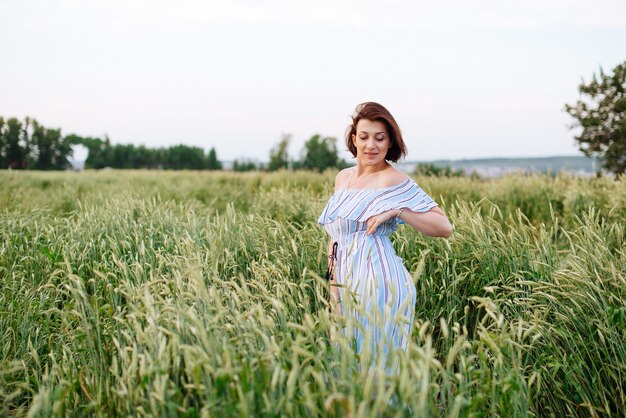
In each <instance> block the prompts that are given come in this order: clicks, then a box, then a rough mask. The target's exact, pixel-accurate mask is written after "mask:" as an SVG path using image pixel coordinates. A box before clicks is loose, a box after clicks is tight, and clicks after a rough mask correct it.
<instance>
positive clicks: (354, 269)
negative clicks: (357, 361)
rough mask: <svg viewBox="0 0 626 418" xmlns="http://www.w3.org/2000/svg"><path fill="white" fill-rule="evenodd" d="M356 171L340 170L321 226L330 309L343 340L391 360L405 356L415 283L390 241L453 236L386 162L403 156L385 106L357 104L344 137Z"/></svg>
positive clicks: (439, 213)
mask: <svg viewBox="0 0 626 418" xmlns="http://www.w3.org/2000/svg"><path fill="white" fill-rule="evenodd" d="M345 140H346V145H347V147H348V150H349V151H350V152H351V153H352V155H353V156H354V157H355V158H356V163H357V164H356V167H350V168H347V169H345V170H342V171H340V172H339V173H338V174H337V177H336V179H335V193H334V194H333V195H332V197H331V198H330V200H329V202H328V204H327V205H326V207H325V208H324V211H323V212H322V215H321V216H320V218H319V220H318V222H319V223H320V224H322V225H323V226H324V228H325V229H326V231H327V232H328V234H329V235H330V236H331V241H330V245H329V261H328V264H329V272H331V274H332V276H333V280H331V298H330V301H331V306H332V308H333V310H334V311H335V312H336V313H338V314H340V315H341V316H342V317H344V318H345V319H349V321H346V324H347V325H346V326H345V327H344V328H343V333H344V335H347V336H351V337H354V338H355V340H356V350H357V352H359V353H361V352H362V351H363V349H364V348H369V349H370V350H371V351H370V350H368V352H369V353H371V354H372V355H374V358H382V359H383V360H385V359H386V358H387V352H388V350H389V348H391V347H395V348H400V349H403V350H406V348H407V344H408V340H409V338H410V330H411V328H412V326H413V318H414V311H413V310H414V306H415V285H414V284H413V280H412V277H411V275H410V274H409V272H408V271H407V270H406V268H405V267H404V265H403V263H402V260H401V259H400V258H399V257H398V256H397V255H396V253H395V251H394V249H393V246H392V245H391V241H390V239H389V236H390V235H391V233H393V232H394V231H395V230H396V229H397V226H398V224H399V223H407V224H409V225H410V226H412V227H413V228H414V229H416V230H418V231H419V232H421V233H423V234H425V235H428V236H432V237H444V238H448V237H449V236H450V234H451V233H452V226H451V225H450V222H449V221H448V218H447V217H446V215H445V214H444V213H443V211H442V210H441V209H439V207H437V204H436V203H435V202H434V201H433V199H431V198H430V196H428V195H427V194H426V193H425V192H424V191H423V190H422V189H420V187H419V186H418V185H417V184H416V183H415V182H414V181H413V180H412V179H411V178H410V177H408V176H407V175H406V174H404V173H402V172H400V171H398V170H396V169H395V168H394V167H393V166H391V165H390V164H389V162H388V161H392V162H397V161H398V159H400V158H401V157H404V156H405V155H406V146H405V145H404V141H403V140H402V135H401V134H400V128H399V127H398V124H397V123H396V121H395V120H394V118H393V116H392V115H391V113H389V111H388V110H387V109H385V108H384V107H383V106H382V105H380V104H378V103H373V102H367V103H362V104H360V105H358V106H357V108H356V112H355V114H354V116H353V117H352V124H351V125H350V126H349V127H348V130H347V131H346V136H345Z"/></svg>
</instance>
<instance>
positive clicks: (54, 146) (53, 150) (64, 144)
mask: <svg viewBox="0 0 626 418" xmlns="http://www.w3.org/2000/svg"><path fill="white" fill-rule="evenodd" d="M31 124H32V133H31V144H32V153H33V155H34V159H35V163H34V166H35V168H36V169H37V170H64V169H66V168H67V167H68V166H69V161H68V157H69V156H70V154H71V152H72V147H71V142H70V140H69V139H67V138H64V137H63V136H62V135H61V130H60V129H47V128H45V127H43V126H41V125H40V124H39V123H38V122H37V121H36V120H34V119H33V120H32V122H31Z"/></svg>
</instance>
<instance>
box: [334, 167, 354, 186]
mask: <svg viewBox="0 0 626 418" xmlns="http://www.w3.org/2000/svg"><path fill="white" fill-rule="evenodd" d="M355 170H356V167H348V168H344V169H343V170H341V171H340V172H338V173H337V176H336V177H335V191H337V190H339V189H342V188H344V187H345V186H346V184H347V183H348V181H349V180H350V177H352V176H353V175H354V172H355Z"/></svg>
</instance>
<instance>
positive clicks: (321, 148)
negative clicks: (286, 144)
mask: <svg viewBox="0 0 626 418" xmlns="http://www.w3.org/2000/svg"><path fill="white" fill-rule="evenodd" d="M346 166H347V164H346V162H345V161H343V160H340V159H339V155H338V153H337V138H333V137H325V138H322V137H321V136H320V135H313V136H312V137H311V138H310V139H309V140H308V141H306V142H305V143H304V148H303V150H302V153H301V158H300V163H299V164H298V166H297V168H303V169H306V170H316V171H320V172H321V171H324V170H326V169H327V168H343V167H346Z"/></svg>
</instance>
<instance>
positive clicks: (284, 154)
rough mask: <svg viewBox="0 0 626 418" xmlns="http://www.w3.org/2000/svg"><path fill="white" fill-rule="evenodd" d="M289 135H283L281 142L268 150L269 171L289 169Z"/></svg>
mask: <svg viewBox="0 0 626 418" xmlns="http://www.w3.org/2000/svg"><path fill="white" fill-rule="evenodd" d="M290 142H291V135H289V134H283V137H282V138H281V140H280V141H279V142H278V144H276V145H275V146H274V147H273V148H272V149H271V150H270V162H269V164H268V165H267V169H268V170H269V171H276V170H280V169H281V168H289V153H288V148H289V143H290Z"/></svg>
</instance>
